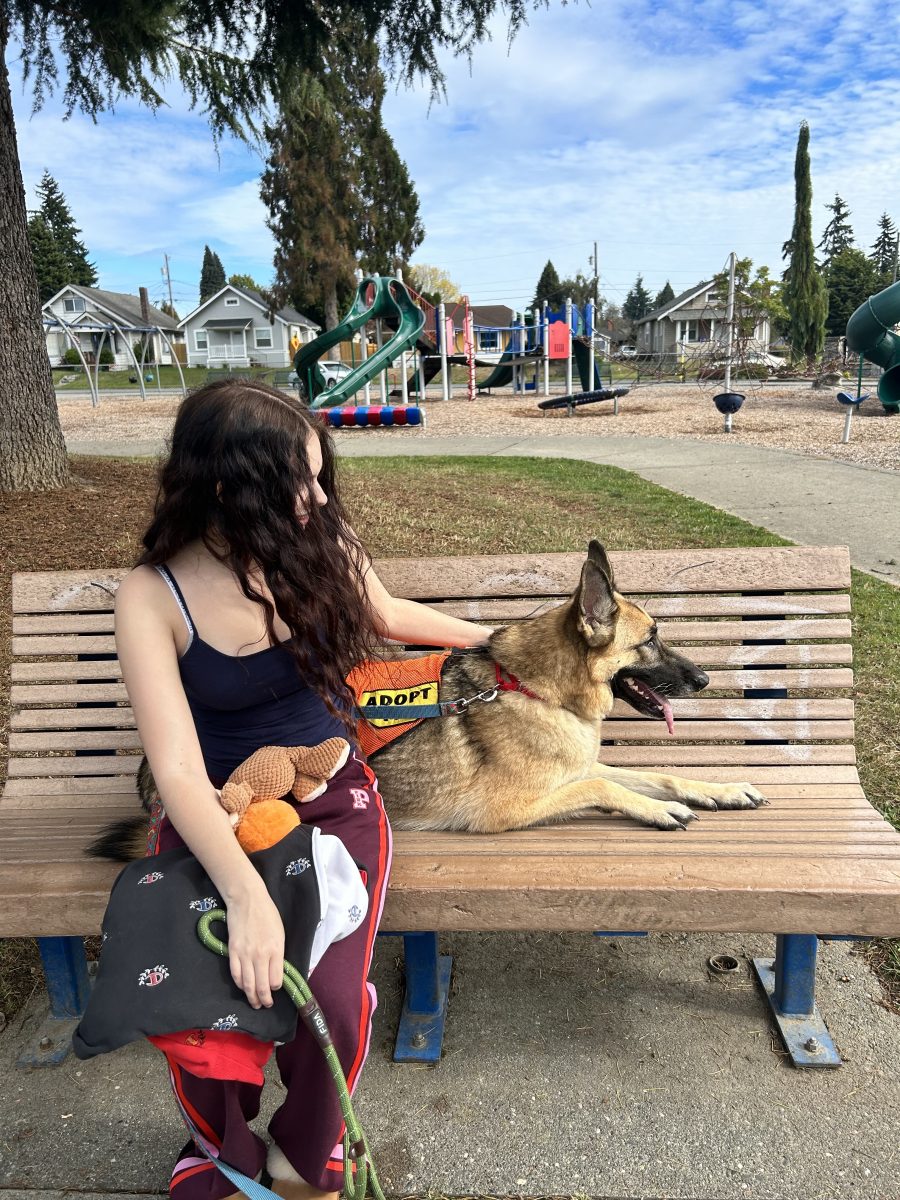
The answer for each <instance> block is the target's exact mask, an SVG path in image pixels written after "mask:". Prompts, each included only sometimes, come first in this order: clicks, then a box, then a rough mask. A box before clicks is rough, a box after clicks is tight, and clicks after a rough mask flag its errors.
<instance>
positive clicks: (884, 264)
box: [869, 212, 897, 280]
mask: <svg viewBox="0 0 900 1200" xmlns="http://www.w3.org/2000/svg"><path fill="white" fill-rule="evenodd" d="M896 253H897V229H896V226H895V225H894V222H893V221H892V220H891V218H890V217H889V216H888V215H887V213H886V212H883V213H882V214H881V216H880V217H879V218H878V237H877V238H876V239H875V244H874V246H873V247H872V253H871V254H870V255H869V258H870V259H871V260H872V262H873V263H874V264H875V270H876V271H877V272H878V274H879V275H881V276H882V277H883V278H884V279H885V280H889V279H890V277H891V276H892V275H893V273H894V256H895V254H896Z"/></svg>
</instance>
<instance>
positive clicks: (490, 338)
mask: <svg viewBox="0 0 900 1200" xmlns="http://www.w3.org/2000/svg"><path fill="white" fill-rule="evenodd" d="M478 349H479V350H487V351H491V350H499V349H500V331H499V329H481V330H479V332H478Z"/></svg>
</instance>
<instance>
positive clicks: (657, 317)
mask: <svg viewBox="0 0 900 1200" xmlns="http://www.w3.org/2000/svg"><path fill="white" fill-rule="evenodd" d="M726 313H727V305H726V297H725V296H723V295H721V294H720V293H719V292H718V291H717V290H716V286H715V284H714V283H713V282H712V280H706V281H705V282H703V283H698V284H696V286H694V287H692V288H688V290H687V291H686V292H682V293H681V295H680V296H676V297H675V298H674V300H670V301H669V302H668V304H663V305H662V306H661V307H660V308H657V309H655V310H654V311H653V312H651V313H647V315H646V316H645V317H641V319H640V320H639V321H635V323H634V326H635V349H636V350H637V352H638V353H639V354H685V355H692V354H698V353H700V352H701V351H704V350H708V349H709V348H710V345H709V344H710V342H714V343H719V344H720V346H721V348H722V350H723V351H724V346H725V339H726V337H727V325H726V321H725V318H726ZM770 337H771V331H770V328H769V318H768V316H762V317H761V318H760V319H759V321H758V322H757V325H756V328H755V329H754V331H753V337H752V338H751V339H750V340H751V343H752V344H753V345H754V346H755V347H756V348H758V349H759V350H761V351H765V350H767V349H768V346H769V340H770Z"/></svg>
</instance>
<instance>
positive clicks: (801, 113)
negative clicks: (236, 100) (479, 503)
mask: <svg viewBox="0 0 900 1200" xmlns="http://www.w3.org/2000/svg"><path fill="white" fill-rule="evenodd" d="M492 29H493V34H494V36H493V38H492V40H491V41H490V42H488V43H486V44H484V45H482V46H481V47H479V48H478V49H477V50H476V51H475V54H474V57H473V60H472V62H471V64H470V63H468V62H466V61H465V60H448V61H446V62H445V63H444V64H443V66H444V69H445V71H446V74H447V97H446V100H445V101H444V102H440V103H431V101H430V95H429V91H428V89H427V88H425V87H421V88H414V89H412V90H407V89H403V90H400V91H392V92H390V93H389V95H388V98H387V101H386V103H385V120H386V124H387V126H388V128H389V129H390V131H391V132H392V134H393V136H394V140H395V142H396V144H397V147H398V150H399V151H400V153H401V155H402V156H403V157H404V158H405V159H406V161H407V163H408V165H409V168H410V171H411V174H412V177H413V179H414V181H415V183H416V187H417V190H418V193H419V197H420V201H421V208H422V218H423V221H424V225H425V228H426V234H427V235H426V239H425V241H424V243H423V245H422V247H421V249H420V250H419V252H418V253H417V255H416V258H418V259H419V260H421V261H423V262H429V263H434V264H436V265H439V266H440V267H442V268H444V269H445V270H447V271H448V273H449V274H450V275H451V277H452V278H453V279H454V280H455V281H456V282H457V283H459V284H460V285H461V286H462V288H463V289H464V290H465V291H467V292H468V293H469V295H470V297H471V298H472V300H473V302H475V303H490V302H505V303H508V304H510V305H511V306H512V307H515V308H523V307H525V306H526V305H527V304H528V303H529V302H530V300H531V297H532V294H533V291H534V286H535V283H536V280H537V277H538V275H539V273H540V270H541V268H542V266H543V264H544V262H545V261H546V260H547V258H552V260H553V262H554V264H555V265H556V267H557V269H558V270H559V271H560V274H568V273H574V272H575V271H576V270H578V269H582V270H584V271H585V272H588V256H589V255H590V254H591V253H592V248H593V242H594V240H595V239H596V240H597V242H598V246H599V261H600V280H601V282H600V287H601V291H602V292H603V293H604V295H606V296H607V297H608V298H609V299H611V300H613V301H617V302H621V300H622V299H623V298H624V296H625V294H626V292H627V291H628V288H629V287H630V286H631V284H632V283H633V282H634V279H635V277H636V275H637V273H638V272H639V271H640V272H642V273H643V276H644V280H645V283H646V284H647V286H648V287H649V288H650V289H651V291H653V292H655V291H656V290H658V289H659V288H660V287H662V285H663V283H664V282H665V281H666V279H669V280H670V281H671V282H672V285H673V287H674V288H675V290H676V291H680V290H682V289H684V288H686V287H689V286H691V285H693V284H694V283H696V282H698V281H699V280H701V279H703V278H706V277H709V276H710V275H711V274H713V273H715V272H716V271H718V270H720V269H721V268H722V267H723V265H724V264H725V260H726V259H727V256H728V252H729V251H730V250H732V249H734V250H736V251H737V252H738V254H739V255H741V256H749V257H751V258H753V260H754V262H756V263H757V264H762V263H765V264H767V265H769V266H770V267H771V268H772V269H773V271H776V272H779V271H780V269H781V244H782V242H783V241H784V240H785V238H786V237H787V236H788V235H789V233H790V226H791V220H792V213H793V158H794V150H795V146H796V138H797V129H798V126H799V123H800V121H801V120H804V119H806V120H808V121H809V123H810V126H811V131H812V141H811V152H812V166H813V186H814V211H813V215H814V228H815V232H816V237H817V238H818V237H819V236H820V233H821V230H822V228H823V227H824V224H825V222H826V220H827V218H828V213H827V212H826V210H825V208H824V205H825V203H826V201H830V200H831V199H832V198H833V196H834V193H835V191H839V192H840V194H841V195H842V196H843V197H844V199H845V200H846V201H847V202H848V203H849V205H850V209H851V212H852V218H851V219H852V223H853V226H854V230H855V232H856V235H857V242H858V244H860V245H862V246H863V247H864V248H866V249H868V248H869V246H870V245H871V243H872V241H873V240H874V238H875V233H876V228H875V226H876V221H877V219H878V216H879V215H880V213H881V212H882V211H884V210H885V209H886V210H887V211H888V212H890V213H891V215H892V216H893V218H894V220H895V221H896V222H898V223H900V154H898V144H900V136H898V135H900V73H898V72H897V71H896V69H895V59H896V46H897V44H898V37H900V8H898V7H897V6H894V5H890V4H887V3H885V0H879V2H877V3H876V2H874V0H835V2H833V3H830V4H826V3H823V2H822V0H778V2H777V3H776V2H775V0H737V2H735V0H666V2H661V0H627V2H626V0H596V3H595V4H594V5H593V6H588V5H587V4H585V3H581V4H573V5H568V6H566V7H561V6H560V5H558V4H551V6H550V7H549V8H547V9H542V10H539V11H538V12H536V13H534V14H533V16H532V19H531V21H530V23H529V25H528V27H527V28H526V29H524V30H523V31H522V32H521V33H520V34H519V36H518V37H517V38H516V40H515V41H514V42H513V43H512V45H511V46H508V45H507V39H506V36H505V26H504V22H503V20H502V18H501V19H498V20H497V21H495V22H494V23H493V26H492ZM9 66H10V70H11V75H12V78H13V87H14V91H13V99H14V104H15V106H16V118H17V125H18V133H19V145H20V151H21V156H22V165H23V173H24V177H25V184H26V192H27V195H28V201H29V204H33V202H34V185H35V184H36V183H37V181H38V179H39V178H40V175H41V172H42V171H43V169H44V167H48V168H49V169H50V171H51V172H52V174H53V175H54V176H55V177H56V179H57V180H58V182H59V184H60V186H61V187H62V189H63V191H64V192H65V194H66V196H67V198H68V200H69V202H70V205H71V207H72V209H73V212H74V214H75V217H76V220H77V222H78V224H79V225H80V226H81V228H82V230H83V236H84V239H85V241H86V243H87V245H88V248H89V250H90V252H91V254H92V256H93V258H94V260H95V261H96V263H97V267H98V270H99V273H100V285H101V286H102V287H107V288H110V289H112V290H114V291H130V292H136V290H137V287H138V286H139V285H140V284H141V283H143V284H145V285H146V286H147V287H148V288H149V289H150V293H151V297H152V298H153V299H154V300H157V301H158V300H161V299H162V298H163V297H164V289H163V281H162V275H161V271H160V268H161V266H162V256H163V253H164V252H168V254H169V257H170V262H171V273H172V277H173V292H174V295H175V302H176V307H177V308H178V309H179V312H180V313H181V314H182V315H184V313H185V312H186V311H188V310H189V309H190V308H191V307H192V306H193V305H194V304H195V303H196V296H197V284H198V280H199V273H200V263H201V258H202V252H203V245H204V243H207V242H208V243H209V245H210V246H212V247H213V249H215V250H216V251H218V253H219V255H220V256H221V258H222V261H223V263H224V265H225V269H226V271H227V272H228V273H229V274H230V273H231V272H234V271H242V272H244V271H246V272H249V273H250V274H252V275H253V276H254V277H255V278H257V279H259V280H260V281H262V282H265V281H267V280H268V278H269V277H270V275H271V262H272V242H271V236H270V234H269V233H268V231H267V229H266V226H265V210H264V208H263V206H262V204H261V203H260V201H259V195H258V178H259V173H260V170H261V159H260V157H259V155H258V154H257V153H256V152H254V151H252V150H249V149H247V148H245V147H243V146H241V145H240V144H238V143H235V142H227V143H225V144H224V145H223V146H221V147H220V150H219V153H218V156H217V153H216V150H215V148H214V147H213V145H212V141H211V138H210V136H209V133H208V130H207V127H206V125H205V123H204V122H203V119H202V117H200V116H197V115H194V114H192V113H190V111H189V110H188V107H187V104H186V102H185V99H184V97H183V96H182V95H181V94H180V93H179V92H178V91H175V90H170V92H168V93H167V99H168V100H169V101H170V108H168V109H164V110H162V111H161V112H159V113H158V114H157V115H155V116H154V115H151V114H149V113H147V112H146V111H144V110H141V109H140V108H139V107H138V106H137V105H135V104H133V103H131V102H126V103H123V104H121V105H120V106H119V107H118V108H117V110H116V112H115V113H114V114H108V115H105V116H103V117H101V118H100V119H99V121H98V123H97V124H96V125H94V124H92V123H91V122H90V121H89V120H88V119H87V118H84V117H79V116H74V117H72V118H71V119H70V120H69V121H68V122H63V121H62V120H61V110H60V106H59V103H58V102H57V101H55V100H52V99H51V100H50V101H49V102H48V103H47V105H46V106H45V108H44V110H43V111H42V112H40V113H39V114H37V115H36V116H34V117H32V116H30V107H31V105H30V98H29V96H28V95H27V94H25V93H23V91H22V89H21V83H20V72H19V69H18V65H17V63H16V62H15V61H14V52H13V51H12V48H11V52H10V54H9ZM17 81H19V82H18V86H17Z"/></svg>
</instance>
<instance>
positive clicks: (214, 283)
mask: <svg viewBox="0 0 900 1200" xmlns="http://www.w3.org/2000/svg"><path fill="white" fill-rule="evenodd" d="M224 286H225V268H224V267H223V266H222V260H221V258H219V256H218V254H216V253H215V251H214V250H210V248H209V246H204V247H203V265H202V267H201V268H200V303H201V304H202V303H203V301H204V300H208V299H209V298H210V296H214V295H215V294H216V292H220V291H221V290H222V288H223V287H224Z"/></svg>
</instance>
